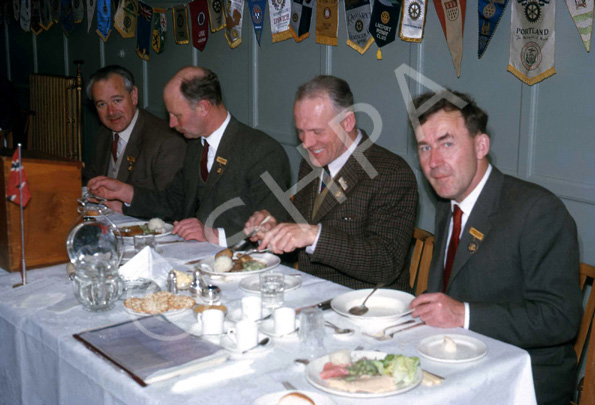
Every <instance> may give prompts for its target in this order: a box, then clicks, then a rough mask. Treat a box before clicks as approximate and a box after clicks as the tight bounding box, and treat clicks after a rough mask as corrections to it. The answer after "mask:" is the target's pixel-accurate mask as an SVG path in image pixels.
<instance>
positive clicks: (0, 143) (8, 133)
mask: <svg viewBox="0 0 595 405" xmlns="http://www.w3.org/2000/svg"><path fill="white" fill-rule="evenodd" d="M5 141H6V147H7V148H8V149H12V129H11V128H6V129H2V130H0V148H4V142H5Z"/></svg>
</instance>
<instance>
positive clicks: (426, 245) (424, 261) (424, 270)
mask: <svg viewBox="0 0 595 405" xmlns="http://www.w3.org/2000/svg"><path fill="white" fill-rule="evenodd" d="M413 239H414V240H415V247H414V248H413V254H412V255H411V265H410V266H409V284H410V286H411V288H412V289H414V291H415V295H416V296H417V295H419V294H421V293H422V292H424V291H425V290H426V289H427V288H428V273H429V272H430V263H431V262H432V253H433V252H434V235H432V234H431V233H430V232H428V231H424V230H423V229H419V228H415V230H414V231H413Z"/></svg>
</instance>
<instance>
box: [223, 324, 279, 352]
mask: <svg viewBox="0 0 595 405" xmlns="http://www.w3.org/2000/svg"><path fill="white" fill-rule="evenodd" d="M264 338H266V336H265V335H264V334H262V333H259V332H258V325H257V324H256V322H254V321H251V320H248V319H244V320H241V321H239V322H237V323H236V324H235V326H234V327H233V328H231V329H230V330H229V331H228V332H227V333H226V334H225V335H223V336H222V337H221V341H220V342H219V344H220V345H221V347H223V348H224V349H225V350H227V351H228V352H230V353H232V354H235V355H242V356H247V355H259V354H262V353H264V352H267V351H269V350H270V349H271V348H272V347H273V341H272V339H268V338H267V339H268V341H267V342H266V343H265V344H263V345H258V343H259V342H261V341H262V340H263V339H264Z"/></svg>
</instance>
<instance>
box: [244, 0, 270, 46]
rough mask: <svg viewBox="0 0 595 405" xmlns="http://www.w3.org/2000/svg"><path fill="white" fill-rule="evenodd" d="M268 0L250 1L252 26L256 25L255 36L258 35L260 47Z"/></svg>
mask: <svg viewBox="0 0 595 405" xmlns="http://www.w3.org/2000/svg"><path fill="white" fill-rule="evenodd" d="M266 6H267V3H266V0H248V8H249V9H250V17H251V19H252V25H254V35H256V41H258V46H260V37H261V36H262V27H263V24H262V22H263V21H264V14H265V10H266Z"/></svg>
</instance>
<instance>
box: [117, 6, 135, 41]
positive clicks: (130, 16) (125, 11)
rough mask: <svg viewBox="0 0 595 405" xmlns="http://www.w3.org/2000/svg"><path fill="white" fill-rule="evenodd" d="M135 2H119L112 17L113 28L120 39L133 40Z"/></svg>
mask: <svg viewBox="0 0 595 405" xmlns="http://www.w3.org/2000/svg"><path fill="white" fill-rule="evenodd" d="M137 14H138V3H137V0H121V1H120V6H119V7H118V10H116V14H115V15H114V28H115V29H116V30H117V31H118V32H119V33H120V35H122V38H134V34H135V32H136V15H137Z"/></svg>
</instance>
